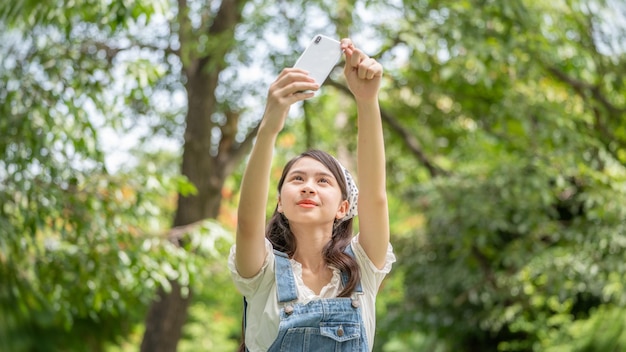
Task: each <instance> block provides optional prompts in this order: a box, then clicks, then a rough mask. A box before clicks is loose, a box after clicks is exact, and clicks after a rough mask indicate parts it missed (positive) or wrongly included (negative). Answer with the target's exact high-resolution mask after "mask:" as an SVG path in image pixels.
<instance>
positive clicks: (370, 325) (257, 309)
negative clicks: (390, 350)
mask: <svg viewBox="0 0 626 352" xmlns="http://www.w3.org/2000/svg"><path fill="white" fill-rule="evenodd" d="M358 238H359V237H358V235H357V236H355V237H354V238H353V239H352V250H353V251H354V253H355V257H356V261H357V263H358V265H359V268H360V269H361V286H362V287H363V295H361V296H360V297H359V300H360V301H361V307H362V314H363V322H364V324H365V331H366V334H367V343H368V346H369V349H370V351H371V350H372V347H373V345H374V334H375V331H376V294H377V293H378V288H379V287H380V284H381V283H382V281H383V279H384V278H385V276H386V275H387V274H388V273H389V271H391V265H392V264H393V263H394V262H395V261H396V257H395V255H394V254H393V248H392V247H391V244H389V246H388V248H387V258H386V259H385V265H384V267H383V268H382V269H378V268H376V266H375V265H374V264H373V263H372V262H371V261H370V259H369V258H368V257H367V254H366V253H365V251H364V250H363V247H361V245H360V244H359V240H358ZM265 250H266V253H267V254H266V256H265V262H264V263H263V267H262V268H261V271H260V272H259V273H258V274H257V275H256V276H254V277H251V278H243V277H241V276H240V275H239V273H238V272H237V268H236V266H235V251H236V246H235V245H233V246H232V248H231V250H230V255H229V258H228V268H229V269H230V272H231V276H232V278H233V281H234V283H235V286H236V287H237V289H238V290H239V292H241V294H243V295H244V296H245V297H246V300H247V301H248V311H247V316H246V320H247V322H246V324H247V325H246V334H245V335H246V347H247V348H248V349H249V350H250V352H257V351H258V352H261V351H267V349H268V348H269V347H270V346H271V345H272V343H274V340H275V339H276V337H277V336H278V325H279V323H280V316H279V314H280V306H279V303H278V302H277V296H276V279H275V276H274V274H275V268H274V260H275V257H274V251H273V249H272V244H271V243H270V242H269V240H267V238H266V239H265ZM289 261H290V262H291V268H292V270H293V273H294V277H295V280H296V287H297V290H298V303H303V304H306V303H307V302H310V301H311V300H314V299H320V298H334V297H337V295H338V294H339V292H340V291H341V288H342V286H343V284H342V282H341V274H340V271H339V269H337V268H333V277H332V279H331V280H330V282H329V283H328V284H327V285H326V286H325V287H324V288H322V290H321V291H320V294H319V295H316V294H315V293H314V292H313V291H312V290H311V289H310V288H308V287H307V286H306V285H305V284H304V282H303V281H302V265H301V264H300V263H298V262H297V261H295V260H293V259H289Z"/></svg>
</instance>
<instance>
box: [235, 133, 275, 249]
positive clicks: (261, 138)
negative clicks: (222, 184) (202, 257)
mask: <svg viewBox="0 0 626 352" xmlns="http://www.w3.org/2000/svg"><path fill="white" fill-rule="evenodd" d="M275 141H276V135H275V134H271V133H263V131H260V132H259V134H258V136H257V140H256V142H255V144H254V146H253V148H252V152H251V154H250V159H249V161H248V164H247V165H246V169H245V171H244V175H243V179H242V182H241V190H240V198H239V207H238V213H237V222H238V226H237V235H238V237H239V236H243V237H249V236H263V233H264V229H265V215H266V213H265V209H266V207H267V198H268V194H269V181H270V169H271V165H272V157H273V149H274V143H275Z"/></svg>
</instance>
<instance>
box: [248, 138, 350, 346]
mask: <svg viewBox="0 0 626 352" xmlns="http://www.w3.org/2000/svg"><path fill="white" fill-rule="evenodd" d="M305 157H309V158H313V159H315V160H317V161H319V162H320V163H322V164H323V165H324V166H326V167H327V168H328V170H330V172H331V173H332V174H333V176H335V178H336V179H337V184H338V185H339V188H340V189H341V196H342V198H343V199H344V200H347V199H348V185H346V179H345V177H344V174H343V170H342V168H341V165H339V162H337V160H336V159H335V158H333V157H332V156H331V155H330V154H328V153H326V152H324V151H321V150H316V149H312V150H309V151H306V152H304V153H302V154H300V155H298V156H297V157H295V158H293V159H291V160H290V161H289V162H287V164H286V165H285V167H284V168H283V174H282V175H281V177H280V180H279V181H278V192H279V193H280V191H281V189H282V188H283V183H285V177H286V176H287V174H288V173H289V170H291V168H292V167H293V165H294V164H295V163H296V161H298V160H300V159H302V158H305ZM265 236H266V237H267V238H268V240H269V241H270V242H271V243H272V247H274V249H276V250H278V251H280V252H283V253H286V254H287V255H288V256H289V257H292V256H293V254H294V253H295V252H296V246H297V243H296V237H295V236H294V235H293V233H292V232H291V228H290V227H289V221H288V220H287V218H285V216H284V215H283V214H281V213H279V212H278V204H277V205H276V208H275V209H274V214H272V217H271V218H270V220H269V222H268V224H267V228H266V229H265ZM351 241H352V219H348V220H345V221H341V222H339V223H337V224H336V226H333V234H332V238H331V240H330V241H329V242H328V243H327V244H326V246H324V249H323V250H322V256H323V257H324V261H325V262H326V264H328V265H332V266H334V267H335V268H337V269H339V270H340V271H341V272H342V273H345V274H346V275H347V276H348V282H347V283H346V285H345V287H344V288H343V290H341V292H339V297H349V296H350V295H351V294H352V291H354V289H355V287H356V285H357V284H358V282H359V280H361V271H360V270H359V265H358V264H357V262H356V259H354V258H353V257H352V256H350V255H348V254H346V253H345V252H344V250H345V249H346V247H348V246H349V245H350V242H351ZM245 309H246V308H245V307H244V315H245ZM244 321H245V320H244ZM241 330H242V333H241V335H242V342H241V345H240V346H239V349H238V351H239V352H245V351H247V350H246V345H245V326H244V323H243V322H242V327H241Z"/></svg>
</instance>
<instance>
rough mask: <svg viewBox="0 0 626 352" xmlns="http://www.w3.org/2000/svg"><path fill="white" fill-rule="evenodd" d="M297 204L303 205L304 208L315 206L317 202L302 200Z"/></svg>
mask: <svg viewBox="0 0 626 352" xmlns="http://www.w3.org/2000/svg"><path fill="white" fill-rule="evenodd" d="M298 205H299V206H301V207H305V208H312V207H316V206H317V204H316V203H315V202H312V201H310V200H303V201H300V202H298Z"/></svg>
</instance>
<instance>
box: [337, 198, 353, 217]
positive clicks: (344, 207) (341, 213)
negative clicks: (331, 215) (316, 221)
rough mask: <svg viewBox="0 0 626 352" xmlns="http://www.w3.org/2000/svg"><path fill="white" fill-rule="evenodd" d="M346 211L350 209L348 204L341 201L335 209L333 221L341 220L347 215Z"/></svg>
mask: <svg viewBox="0 0 626 352" xmlns="http://www.w3.org/2000/svg"><path fill="white" fill-rule="evenodd" d="M348 209H350V203H348V201H347V200H345V199H344V200H342V201H341V203H339V208H337V213H336V214H335V219H341V218H343V217H344V216H346V214H348Z"/></svg>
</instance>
